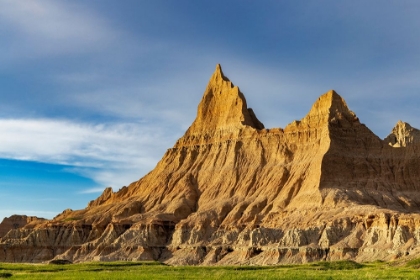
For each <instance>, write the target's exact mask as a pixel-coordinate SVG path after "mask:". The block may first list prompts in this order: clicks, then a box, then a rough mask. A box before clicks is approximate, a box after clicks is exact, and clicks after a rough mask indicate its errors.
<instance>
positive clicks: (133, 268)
mask: <svg viewBox="0 0 420 280" xmlns="http://www.w3.org/2000/svg"><path fill="white" fill-rule="evenodd" d="M419 267H420V259H419V260H415V261H411V262H409V263H407V264H405V265H400V266H396V265H393V264H388V263H383V262H375V263H366V264H359V263H355V262H351V261H340V262H319V263H311V264H304V265H284V266H229V267H199V266H176V267H173V266H166V265H162V264H160V263H155V262H110V263H103V262H92V263H83V264H69V265H52V264H49V265H44V264H6V263H0V279H31V280H36V279H43V280H45V279H153V280H156V279H352V280H355V279H420V268H419Z"/></svg>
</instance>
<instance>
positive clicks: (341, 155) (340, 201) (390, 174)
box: [0, 65, 420, 265]
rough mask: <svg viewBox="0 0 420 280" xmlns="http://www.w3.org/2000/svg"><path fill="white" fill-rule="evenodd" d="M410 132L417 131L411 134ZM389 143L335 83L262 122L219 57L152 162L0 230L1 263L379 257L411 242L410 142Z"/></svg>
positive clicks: (413, 249)
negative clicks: (190, 112) (94, 194)
mask: <svg viewBox="0 0 420 280" xmlns="http://www.w3.org/2000/svg"><path fill="white" fill-rule="evenodd" d="M416 137H417V136H416ZM411 142H412V144H411V145H408V146H407V147H405V148H393V147H391V146H390V145H388V143H387V142H386V141H383V140H381V139H379V138H378V137H377V136H376V135H374V134H373V133H372V132H371V131H370V130H369V129H368V128H367V127H366V126H365V125H363V124H361V123H360V121H359V119H358V118H357V117H356V115H355V114H354V113H353V112H352V111H350V110H349V109H348V107H347V105H346V103H345V101H344V100H343V99H342V98H341V97H340V96H339V95H338V94H337V93H336V92H334V91H329V92H327V93H326V94H324V95H322V96H321V97H320V98H319V99H318V100H317V101H316V102H315V103H314V105H313V106H312V109H311V110H310V112H309V113H308V115H307V116H305V117H304V118H303V119H301V120H300V121H294V122H293V123H291V124H289V125H288V126H286V127H285V128H284V129H281V128H276V129H264V126H263V124H262V123H261V122H260V121H259V120H258V119H257V117H256V116H255V114H254V112H253V111H252V110H251V109H249V108H248V107H247V104H246V101H245V97H244V95H243V94H242V93H241V92H240V90H239V88H238V87H235V86H233V84H232V83H231V82H230V81H229V80H228V79H227V78H226V77H225V76H224V75H223V72H222V70H221V68H220V65H218V66H217V68H216V71H215V73H214V74H213V76H212V77H211V79H210V82H209V84H208V86H207V88H206V90H205V92H204V96H203V98H202V100H201V102H200V104H199V106H198V113H197V117H196V119H195V121H194V122H193V124H192V125H191V127H190V128H189V129H188V130H187V132H186V133H185V135H184V136H183V137H181V138H180V139H179V140H178V141H177V142H176V144H175V146H174V147H173V148H171V149H169V150H168V151H167V152H166V153H165V155H164V156H163V158H162V159H161V161H160V162H159V163H158V164H157V166H156V167H155V169H154V170H152V171H151V172H150V173H149V174H147V175H146V176H144V177H143V178H142V179H140V180H139V181H137V182H134V183H132V184H130V185H129V186H128V187H123V188H122V189H120V190H119V191H118V192H113V191H112V189H111V188H107V189H106V190H105V191H104V193H103V194H102V195H101V196H100V197H99V198H97V199H96V200H94V201H91V202H90V203H89V205H88V207H87V208H85V209H83V210H77V211H72V210H66V211H64V212H63V213H62V214H60V215H58V216H57V217H55V218H54V219H53V220H51V221H47V222H45V223H42V224H38V225H36V226H35V227H33V228H28V227H25V228H23V229H17V230H12V231H10V232H9V233H8V234H7V235H6V236H4V237H3V239H1V245H0V247H1V249H2V250H0V261H11V262H40V261H46V260H50V259H53V258H56V259H67V260H71V261H75V262H78V261H88V260H105V261H108V260H160V261H164V262H166V263H168V264H203V265H213V264H217V265H226V264H260V265H266V264H278V263H301V262H309V261H317V260H339V259H354V260H357V261H367V260H377V259H383V260H389V259H392V258H397V257H402V256H406V255H408V256H409V257H411V256H416V255H418V254H419V251H420V246H419V242H420V213H419V205H420V193H419V191H420V172H419V168H418V167H419V166H420V150H419V149H420V146H419V145H418V144H416V143H415V141H411Z"/></svg>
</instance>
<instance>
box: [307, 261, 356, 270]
mask: <svg viewBox="0 0 420 280" xmlns="http://www.w3.org/2000/svg"><path fill="white" fill-rule="evenodd" d="M313 266H314V267H317V268H318V269H320V270H351V269H359V268H362V267H364V265H363V264H360V263H357V262H355V261H350V260H346V261H336V262H318V263H315V264H313Z"/></svg>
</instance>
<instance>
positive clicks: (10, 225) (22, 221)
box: [0, 215, 45, 238]
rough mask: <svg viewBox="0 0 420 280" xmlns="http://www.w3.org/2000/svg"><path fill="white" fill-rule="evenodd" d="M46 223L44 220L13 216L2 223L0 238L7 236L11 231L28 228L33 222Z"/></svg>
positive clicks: (0, 225)
mask: <svg viewBox="0 0 420 280" xmlns="http://www.w3.org/2000/svg"><path fill="white" fill-rule="evenodd" d="M42 221H45V219H43V218H38V217H34V216H29V217H28V216H26V215H12V216H10V217H8V218H4V219H3V221H2V222H1V223H0V238H2V237H3V236H5V235H6V234H7V233H8V232H9V231H10V230H11V229H18V228H22V227H24V226H26V225H27V224H29V223H32V222H42Z"/></svg>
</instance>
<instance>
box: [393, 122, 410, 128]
mask: <svg viewBox="0 0 420 280" xmlns="http://www.w3.org/2000/svg"><path fill="white" fill-rule="evenodd" d="M398 127H406V128H412V127H411V125H410V124H409V123H407V122H403V121H402V120H399V121H398V122H397V124H396V125H395V127H394V129H395V128H398Z"/></svg>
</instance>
